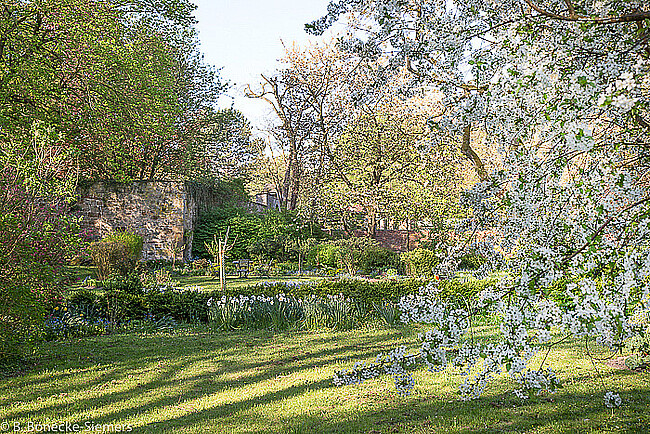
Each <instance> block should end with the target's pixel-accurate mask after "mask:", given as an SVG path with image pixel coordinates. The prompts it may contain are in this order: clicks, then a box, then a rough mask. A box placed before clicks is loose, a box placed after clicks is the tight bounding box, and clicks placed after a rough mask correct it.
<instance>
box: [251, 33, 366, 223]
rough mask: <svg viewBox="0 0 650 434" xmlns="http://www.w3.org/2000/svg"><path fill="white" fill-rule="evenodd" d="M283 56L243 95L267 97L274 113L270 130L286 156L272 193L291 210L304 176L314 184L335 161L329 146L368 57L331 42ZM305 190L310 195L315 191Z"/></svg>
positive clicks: (349, 112)
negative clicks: (276, 66) (279, 64)
mask: <svg viewBox="0 0 650 434" xmlns="http://www.w3.org/2000/svg"><path fill="white" fill-rule="evenodd" d="M283 62H284V63H285V64H286V67H285V68H283V69H282V70H280V71H278V72H277V73H276V74H275V75H273V76H268V77H267V76H262V86H261V89H260V90H259V91H256V90H253V89H251V88H250V87H249V89H248V95H249V96H250V97H253V98H261V99H263V100H265V101H267V102H268V103H269V104H270V105H271V106H272V108H273V110H274V112H275V114H276V115H277V118H278V121H279V123H278V125H277V127H276V128H274V129H273V133H274V137H275V140H276V142H277V145H278V146H279V147H280V148H281V150H282V152H283V155H284V156H285V159H286V171H285V173H284V179H283V182H282V185H281V188H280V191H279V192H278V193H279V196H280V201H281V203H282V206H283V207H284V208H286V209H289V210H293V209H296V208H297V207H298V205H299V198H300V195H301V191H302V189H303V188H304V187H305V180H306V179H309V180H310V183H311V186H310V187H311V188H312V189H316V190H317V189H318V187H319V186H320V183H321V181H322V179H323V176H324V174H325V173H326V171H327V170H328V168H329V167H330V166H331V165H332V166H334V167H337V164H338V163H337V162H336V161H335V160H333V159H332V152H331V151H332V146H333V145H334V143H336V139H337V137H338V136H339V135H340V134H341V132H342V131H344V129H345V125H346V124H347V123H348V122H349V120H350V119H351V118H352V117H353V115H354V112H355V103H356V102H357V101H358V98H359V97H360V95H361V94H362V92H361V88H362V87H364V85H365V84H366V83H368V78H369V76H371V73H372V68H373V65H374V63H373V62H368V61H367V60H365V59H362V58H359V57H357V56H353V55H349V54H346V53H344V52H341V51H340V50H338V49H337V48H336V47H335V46H334V45H332V44H324V45H313V46H310V47H308V48H305V49H300V48H298V47H296V46H294V47H292V48H290V49H287V50H286V52H285V58H284V59H283ZM311 196H312V200H316V195H311ZM304 205H306V206H307V207H310V206H312V205H313V204H304Z"/></svg>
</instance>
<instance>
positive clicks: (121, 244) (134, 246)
mask: <svg viewBox="0 0 650 434" xmlns="http://www.w3.org/2000/svg"><path fill="white" fill-rule="evenodd" d="M142 243H143V241H142V237H140V236H139V235H136V234H132V233H130V232H114V233H112V234H110V235H109V236H107V237H105V238H104V239H102V240H101V241H96V242H94V243H92V244H91V245H90V247H89V248H88V252H89V254H90V257H91V258H92V260H93V263H94V265H95V266H96V267H97V277H98V278H99V280H106V279H107V278H108V277H109V276H110V275H111V274H114V273H118V274H121V275H123V276H126V275H128V274H129V273H131V272H132V271H133V270H134V269H135V266H136V263H137V261H138V260H139V259H140V257H141V256H142Z"/></svg>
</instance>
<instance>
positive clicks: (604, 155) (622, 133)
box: [307, 0, 650, 406]
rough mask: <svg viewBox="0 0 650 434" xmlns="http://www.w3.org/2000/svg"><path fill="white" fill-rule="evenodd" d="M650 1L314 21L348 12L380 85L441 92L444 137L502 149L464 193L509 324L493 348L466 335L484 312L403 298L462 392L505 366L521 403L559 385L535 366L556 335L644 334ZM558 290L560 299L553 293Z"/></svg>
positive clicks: (649, 223) (648, 260) (436, 9)
mask: <svg viewBox="0 0 650 434" xmlns="http://www.w3.org/2000/svg"><path fill="white" fill-rule="evenodd" d="M649 6H650V5H649V4H648V3H647V2H645V1H638V0H605V1H603V0H499V1H497V0H466V1H453V0H452V1H448V0H426V1H425V0H347V1H346V0H342V1H339V2H332V3H330V5H329V7H328V14H327V15H326V16H325V17H323V18H322V19H320V20H317V21H315V22H313V23H311V24H308V25H307V29H308V31H311V32H313V33H319V32H321V31H323V30H324V29H325V28H327V27H329V26H331V25H332V24H333V23H334V22H336V21H337V20H338V19H340V18H341V17H344V21H345V22H346V23H348V25H349V27H350V30H351V31H350V33H349V34H348V35H347V36H346V37H344V38H342V39H341V41H340V46H341V47H343V48H344V49H348V50H352V51H354V52H355V53H358V54H359V55H360V56H368V57H373V58H376V59H378V60H379V61H380V64H381V65H382V67H383V68H384V72H386V73H384V74H382V75H381V77H382V79H386V77H390V75H391V74H389V72H394V73H395V74H398V73H399V74H402V76H404V75H406V76H407V77H408V78H409V79H408V80H405V79H402V81H401V83H402V84H403V85H404V86H406V87H408V89H418V90H424V91H431V92H438V93H439V94H440V95H441V104H442V105H443V108H444V109H443V110H441V111H440V113H441V114H440V115H439V116H437V117H435V118H432V119H431V120H430V122H429V123H430V125H431V126H432V127H435V128H436V129H437V130H438V131H440V132H441V137H442V136H444V137H446V138H448V137H456V138H457V142H458V143H461V142H463V138H465V137H467V138H468V137H469V132H471V131H482V132H484V133H485V136H486V138H485V141H486V145H487V146H491V147H493V148H496V149H498V150H499V151H500V153H501V155H502V156H503V162H502V164H501V165H500V168H498V169H495V170H493V171H492V172H491V173H486V171H479V175H480V178H481V182H480V183H479V184H477V185H476V186H474V188H473V189H472V190H471V191H470V192H468V194H467V204H468V206H469V207H470V208H471V209H472V219H471V224H470V225H469V226H470V227H469V229H470V230H472V231H473V232H476V231H477V230H478V229H481V228H485V227H486V226H487V227H489V228H490V229H491V230H492V231H493V232H494V233H495V234H498V237H497V242H496V245H495V248H496V249H495V250H497V251H498V252H500V258H498V256H499V255H495V256H494V258H495V259H498V260H499V261H500V262H501V265H502V266H503V267H504V273H503V275H502V277H501V279H500V281H499V282H498V283H497V284H496V285H495V286H494V287H493V288H491V289H490V290H487V291H485V292H484V293H483V294H482V295H481V297H480V300H479V306H480V309H483V310H485V309H489V310H491V311H492V312H494V313H495V314H496V315H497V316H498V318H500V325H499V331H500V340H499V342H498V343H493V344H490V345H484V344H476V343H474V344H472V343H471V340H469V341H467V340H465V341H461V340H460V337H462V336H464V335H465V334H466V333H468V330H471V327H469V329H468V324H471V320H470V319H469V318H470V317H471V316H472V315H473V314H474V313H475V312H471V311H464V312H463V309H462V306H461V307H459V306H450V305H447V304H445V302H444V301H443V300H441V299H440V298H437V297H435V296H433V295H431V294H421V295H420V296H418V297H419V298H418V297H414V298H411V299H407V300H404V303H405V305H404V306H403V308H404V309H405V310H406V311H408V309H409V308H412V312H413V313H412V315H411V318H410V319H409V321H420V322H425V323H429V324H430V325H431V326H432V329H431V332H430V333H429V334H424V335H423V337H422V342H423V343H422V348H421V349H420V353H419V356H418V357H419V359H421V360H423V361H424V362H425V364H426V365H427V367H428V368H429V369H432V370H439V369H445V368H446V367H447V366H451V365H454V366H459V365H462V366H465V367H466V373H467V380H466V381H465V383H464V384H463V385H462V386H461V392H462V394H463V396H464V397H467V398H474V397H478V396H480V395H481V393H482V392H483V390H484V388H485V386H486V384H487V383H488V382H489V381H490V380H491V379H493V378H494V377H495V376H496V375H498V374H500V373H503V372H506V373H508V374H509V375H510V376H512V377H513V378H515V379H516V380H517V382H518V383H519V385H520V386H519V388H518V389H517V390H516V393H517V395H519V396H521V397H526V396H530V394H531V393H532V392H535V393H536V391H541V390H552V389H553V388H554V387H555V386H556V385H557V378H556V377H555V375H554V373H553V372H552V371H550V370H549V369H547V368H543V367H542V368H538V369H537V370H531V369H530V367H529V365H530V363H529V362H530V360H531V358H532V357H533V356H534V355H535V354H537V353H538V352H539V351H541V350H542V349H544V348H546V347H548V345H549V344H551V343H552V339H553V336H567V337H578V338H585V339H592V340H595V341H597V342H598V343H600V344H602V345H604V346H607V347H609V348H611V349H612V350H618V349H620V348H621V347H622V346H623V345H624V343H625V342H626V341H628V340H629V339H631V338H633V337H634V336H638V335H639V334H640V333H642V330H641V328H640V327H639V326H638V324H637V323H635V322H634V321H633V318H634V317H636V316H639V315H643V314H645V313H647V311H648V308H649V307H648V300H649V298H648V295H649V292H650V254H649V253H650V252H649V247H650V191H649V189H648V186H650V8H649ZM408 89H407V90H408ZM463 143H464V142H463ZM464 144H465V143H464ZM477 160H478V159H477V158H474V159H473V161H474V162H476V161H477ZM479 162H480V161H479ZM478 169H483V167H482V165H481V166H479V165H477V171H478ZM558 285H560V286H561V288H562V289H561V292H562V293H563V298H564V302H562V303H560V302H558V300H557V299H556V298H554V297H551V296H550V293H551V292H552V291H557V288H558ZM451 349H453V350H454V351H455V352H454V353H453V356H452V355H451V353H450V351H451ZM355 372H356V371H355ZM337 375H338V377H337V378H339V379H340V378H348V377H350V378H353V377H354V375H356V374H354V373H350V372H348V373H346V374H344V375H343V376H341V375H340V374H337ZM346 375H347V376H348V377H346ZM400 378H402V377H400ZM337 382H338V383H341V381H340V380H337ZM343 382H346V381H343ZM352 382H353V381H352ZM407 383H408V382H407ZM617 402H619V400H617V399H616V397H615V396H613V395H611V396H609V397H608V398H607V399H606V403H613V404H614V405H613V406H617Z"/></svg>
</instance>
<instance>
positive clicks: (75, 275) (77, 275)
mask: <svg viewBox="0 0 650 434" xmlns="http://www.w3.org/2000/svg"><path fill="white" fill-rule="evenodd" d="M66 274H67V275H68V276H69V278H70V279H71V283H70V284H69V285H68V290H69V291H72V290H77V289H81V288H82V283H83V280H84V279H85V278H89V279H95V278H96V277H97V276H96V267H92V266H69V267H66ZM172 278H173V280H175V281H177V282H178V287H179V288H185V287H190V286H194V287H196V286H200V287H202V288H203V289H204V290H206V291H219V290H221V286H220V284H219V276H182V275H174V276H172ZM320 279H323V278H322V277H317V276H275V277H265V276H262V277H259V276H255V277H246V278H244V277H237V276H227V279H226V285H227V287H228V288H230V289H236V288H241V287H245V286H250V285H257V284H258V283H263V282H309V281H317V280H320Z"/></svg>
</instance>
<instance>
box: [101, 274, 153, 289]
mask: <svg viewBox="0 0 650 434" xmlns="http://www.w3.org/2000/svg"><path fill="white" fill-rule="evenodd" d="M102 286H103V288H104V290H106V291H123V292H127V293H129V294H138V293H141V292H142V289H143V284H142V279H141V278H140V275H139V274H138V273H130V274H128V275H127V276H120V275H112V276H111V277H109V278H108V279H106V280H104V281H102Z"/></svg>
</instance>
